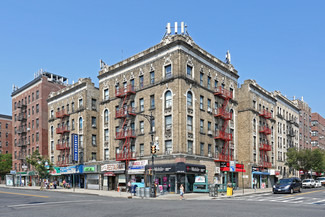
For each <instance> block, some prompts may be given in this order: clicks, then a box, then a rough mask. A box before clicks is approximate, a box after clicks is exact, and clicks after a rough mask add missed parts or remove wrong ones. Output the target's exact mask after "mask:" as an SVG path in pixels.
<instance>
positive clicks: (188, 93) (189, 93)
mask: <svg viewBox="0 0 325 217" xmlns="http://www.w3.org/2000/svg"><path fill="white" fill-rule="evenodd" d="M192 102H193V95H192V92H191V91H188V92H187V106H192V104H193V103H192Z"/></svg>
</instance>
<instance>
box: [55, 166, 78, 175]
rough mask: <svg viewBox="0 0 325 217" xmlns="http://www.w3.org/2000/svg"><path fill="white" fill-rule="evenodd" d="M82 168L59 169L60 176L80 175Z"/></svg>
mask: <svg viewBox="0 0 325 217" xmlns="http://www.w3.org/2000/svg"><path fill="white" fill-rule="evenodd" d="M82 169H83V166H82V165H78V166H71V167H60V174H73V173H82Z"/></svg>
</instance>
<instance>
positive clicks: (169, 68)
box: [165, 65, 172, 78]
mask: <svg viewBox="0 0 325 217" xmlns="http://www.w3.org/2000/svg"><path fill="white" fill-rule="evenodd" d="M165 77H166V78H170V77H172V65H167V66H165Z"/></svg>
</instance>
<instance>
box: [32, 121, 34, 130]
mask: <svg viewBox="0 0 325 217" xmlns="http://www.w3.org/2000/svg"><path fill="white" fill-rule="evenodd" d="M32 129H34V120H32Z"/></svg>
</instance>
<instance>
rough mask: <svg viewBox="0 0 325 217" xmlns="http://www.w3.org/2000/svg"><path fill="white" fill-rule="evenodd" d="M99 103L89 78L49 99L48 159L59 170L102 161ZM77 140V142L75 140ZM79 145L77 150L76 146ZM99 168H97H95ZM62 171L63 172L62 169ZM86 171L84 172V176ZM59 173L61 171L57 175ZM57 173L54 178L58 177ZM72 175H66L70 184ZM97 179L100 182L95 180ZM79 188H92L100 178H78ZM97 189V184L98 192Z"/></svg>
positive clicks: (51, 95) (90, 176) (79, 176)
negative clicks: (75, 143) (94, 182)
mask: <svg viewBox="0 0 325 217" xmlns="http://www.w3.org/2000/svg"><path fill="white" fill-rule="evenodd" d="M98 100H99V90H98V88H96V87H95V86H94V83H92V82H91V79H89V78H82V79H79V81H78V82H76V83H75V84H72V85H69V86H67V87H65V88H63V89H61V90H59V91H57V92H52V93H51V94H50V96H49V98H48V114H49V122H48V130H49V131H48V134H49V137H48V144H49V150H48V155H49V156H50V159H51V162H52V163H54V165H56V166H58V167H67V166H70V168H72V167H76V165H78V167H79V166H80V165H82V166H83V164H87V165H92V164H94V162H96V161H98V160H99V159H100V156H99V155H98V153H99V151H98V149H99V145H98V141H99V138H98V114H99V112H98ZM75 136H76V139H75V138H74V137H75ZM74 141H76V142H77V147H76V148H75V146H74ZM96 165H97V164H96ZM62 171H63V169H62ZM86 172H87V171H86V170H84V173H86ZM58 173H59V171H58ZM58 173H56V174H55V175H59V174H58ZM72 175H73V173H69V172H66V173H64V175H62V176H65V177H62V178H64V179H66V180H67V181H72ZM96 177H97V178H96ZM75 178H76V184H77V185H78V186H80V187H84V184H85V183H86V184H87V185H88V183H89V186H86V187H88V188H91V187H90V185H91V180H90V179H92V180H93V179H94V178H95V179H96V180H98V175H97V176H96V175H95V176H92V175H88V178H89V180H87V174H83V175H80V174H77V175H76V176H75ZM95 189H98V184H97V188H96V187H95Z"/></svg>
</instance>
